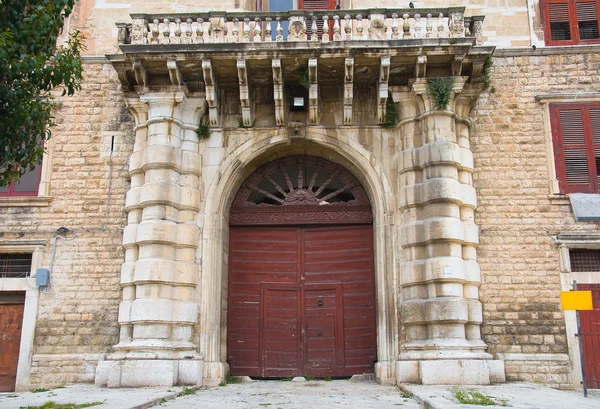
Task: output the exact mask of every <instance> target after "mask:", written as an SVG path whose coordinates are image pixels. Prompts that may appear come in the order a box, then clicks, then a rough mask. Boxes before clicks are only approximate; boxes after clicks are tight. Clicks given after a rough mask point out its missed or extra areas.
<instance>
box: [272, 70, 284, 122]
mask: <svg viewBox="0 0 600 409" xmlns="http://www.w3.org/2000/svg"><path fill="white" fill-rule="evenodd" d="M271 67H272V68H273V97H274V99H275V125H277V126H283V125H284V110H283V73H282V72H281V60H280V59H275V60H272V61H271Z"/></svg>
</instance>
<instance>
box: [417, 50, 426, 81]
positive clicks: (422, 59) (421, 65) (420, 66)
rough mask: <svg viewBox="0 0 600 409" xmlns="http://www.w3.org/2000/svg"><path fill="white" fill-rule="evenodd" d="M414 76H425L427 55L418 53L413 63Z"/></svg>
mask: <svg viewBox="0 0 600 409" xmlns="http://www.w3.org/2000/svg"><path fill="white" fill-rule="evenodd" d="M415 76H416V77H417V78H425V77H426V76H427V56H426V55H419V56H418V57H417V63H416V65H415Z"/></svg>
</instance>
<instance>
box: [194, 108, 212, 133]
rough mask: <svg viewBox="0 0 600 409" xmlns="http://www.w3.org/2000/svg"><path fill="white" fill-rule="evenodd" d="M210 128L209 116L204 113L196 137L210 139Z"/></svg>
mask: <svg viewBox="0 0 600 409" xmlns="http://www.w3.org/2000/svg"><path fill="white" fill-rule="evenodd" d="M210 134H211V131H210V127H209V125H208V115H207V114H206V113H204V115H202V116H201V117H200V121H198V128H197V129H196V135H198V138H200V139H208V138H210Z"/></svg>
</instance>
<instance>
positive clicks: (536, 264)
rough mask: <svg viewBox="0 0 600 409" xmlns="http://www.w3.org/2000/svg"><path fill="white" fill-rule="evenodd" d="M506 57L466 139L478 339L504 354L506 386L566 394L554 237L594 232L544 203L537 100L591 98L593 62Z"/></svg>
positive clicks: (599, 58)
mask: <svg viewBox="0 0 600 409" xmlns="http://www.w3.org/2000/svg"><path fill="white" fill-rule="evenodd" d="M510 54H511V53H510V51H509V50H503V51H500V52H498V51H497V52H496V57H495V58H494V68H493V86H494V87H495V88H496V91H495V92H494V93H487V94H483V95H482V96H481V97H480V99H479V101H478V103H477V105H476V108H475V110H474V112H473V120H474V126H473V129H472V133H471V148H472V151H473V154H474V162H475V168H474V169H475V171H474V174H473V176H474V186H475V188H476V190H477V198H478V201H479V207H478V210H477V212H476V217H475V221H476V223H477V224H478V225H479V228H480V246H479V248H478V260H479V264H480V266H481V274H482V277H481V281H482V285H481V289H480V293H481V300H482V302H483V326H482V332H483V339H484V341H485V342H486V343H487V345H488V346H489V352H491V353H494V354H504V355H502V356H503V357H504V359H506V376H507V379H508V380H513V381H514V380H522V381H533V382H541V383H547V384H549V385H551V386H555V387H564V388H567V387H572V386H571V378H570V373H571V370H570V365H571V364H570V362H569V359H568V357H567V355H566V354H567V352H568V348H567V338H566V333H565V320H564V317H563V313H562V312H561V310H560V304H559V294H560V291H561V284H560V277H559V275H560V274H559V252H558V249H557V245H556V243H554V241H553V239H552V237H551V236H553V235H556V234H558V233H568V232H582V233H583V232H588V233H595V234H598V233H600V224H599V223H594V222H575V220H574V217H573V214H572V212H571V207H570V204H569V201H568V199H567V198H565V197H562V196H552V195H550V193H551V192H550V188H549V185H550V183H549V182H550V174H549V171H548V166H547V164H548V162H549V161H552V160H553V159H552V158H549V157H548V154H547V143H548V141H547V140H546V136H545V134H544V129H545V128H544V120H543V119H544V116H543V115H544V108H543V106H542V105H541V104H540V103H538V102H536V101H535V96H536V95H539V94H552V93H568V92H571V93H577V92H579V91H582V92H586V91H588V92H589V91H592V90H596V91H597V84H598V83H599V81H600V72H599V71H598V65H599V63H600V55H598V54H576V53H568V52H566V51H565V52H563V53H562V54H558V55H547V56H528V55H525V56H517V57H514V56H510ZM577 102H585V97H582V98H579V99H577ZM520 354H532V355H527V356H522V355H520ZM548 354H551V355H548Z"/></svg>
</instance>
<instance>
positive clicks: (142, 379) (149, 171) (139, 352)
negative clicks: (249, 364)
mask: <svg viewBox="0 0 600 409" xmlns="http://www.w3.org/2000/svg"><path fill="white" fill-rule="evenodd" d="M128 106H129V108H130V109H131V111H132V112H133V114H134V116H135V119H136V127H135V136H136V141H135V146H134V152H133V154H132V155H131V159H130V166H129V173H130V175H131V189H130V191H129V192H128V194H127V200H126V211H127V212H128V224H127V227H126V228H125V230H124V234H123V246H124V248H125V262H124V263H123V266H122V269H121V285H122V287H123V301H122V303H121V305H120V308H119V324H120V325H121V333H120V340H119V343H118V344H117V345H115V346H114V350H115V353H114V354H113V355H111V356H110V357H109V359H108V360H107V361H105V362H104V363H102V364H101V365H100V366H99V369H98V373H97V377H96V382H97V383H99V384H108V386H111V387H123V386H125V387H131V386H155V385H156V386H159V385H161V386H171V385H175V384H186V385H201V383H202V369H203V368H202V356H200V355H199V354H198V351H197V350H198V348H197V346H196V345H195V344H194V343H193V342H192V328H193V326H194V325H195V324H196V322H197V321H198V305H197V302H196V300H195V294H196V289H195V288H196V284H197V278H198V268H197V265H196V261H195V260H196V255H195V254H196V249H197V247H198V240H199V228H198V226H197V224H196V215H197V213H198V211H199V205H200V191H199V186H200V182H199V176H200V156H199V154H198V152H199V150H198V138H197V136H196V127H197V124H198V123H199V118H200V116H201V114H202V113H203V112H201V111H202V110H203V109H204V107H205V100H204V98H199V97H190V96H188V94H187V91H186V90H185V88H182V87H176V88H175V87H174V88H171V87H161V88H157V89H154V88H150V89H147V90H145V91H144V92H142V93H140V95H139V97H138V98H132V99H129V100H128Z"/></svg>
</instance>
